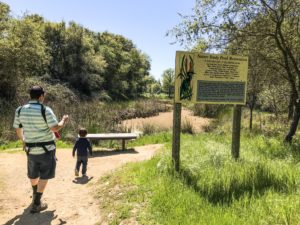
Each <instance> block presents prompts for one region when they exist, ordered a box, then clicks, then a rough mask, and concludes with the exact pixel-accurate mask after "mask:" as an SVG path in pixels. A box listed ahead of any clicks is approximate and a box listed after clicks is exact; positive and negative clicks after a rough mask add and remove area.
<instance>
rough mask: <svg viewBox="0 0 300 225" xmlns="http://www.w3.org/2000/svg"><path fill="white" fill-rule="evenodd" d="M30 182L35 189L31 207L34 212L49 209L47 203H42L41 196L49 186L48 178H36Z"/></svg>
mask: <svg viewBox="0 0 300 225" xmlns="http://www.w3.org/2000/svg"><path fill="white" fill-rule="evenodd" d="M30 183H31V186H32V189H33V195H32V198H33V199H32V200H33V201H32V203H33V207H32V209H31V212H32V213H36V212H40V211H42V210H44V209H47V207H48V206H47V204H45V203H43V204H42V203H41V198H42V195H43V192H44V190H45V188H46V186H47V183H48V180H43V179H40V178H36V179H30Z"/></svg>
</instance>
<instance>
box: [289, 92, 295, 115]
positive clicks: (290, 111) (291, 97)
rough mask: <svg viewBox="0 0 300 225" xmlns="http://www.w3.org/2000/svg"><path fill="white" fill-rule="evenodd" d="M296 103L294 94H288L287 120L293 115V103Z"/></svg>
mask: <svg viewBox="0 0 300 225" xmlns="http://www.w3.org/2000/svg"><path fill="white" fill-rule="evenodd" d="M295 101H296V96H295V94H294V92H291V94H290V102H289V106H288V120H291V119H292V117H293V114H294V103H295Z"/></svg>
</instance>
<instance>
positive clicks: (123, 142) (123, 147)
mask: <svg viewBox="0 0 300 225" xmlns="http://www.w3.org/2000/svg"><path fill="white" fill-rule="evenodd" d="M122 150H125V139H122Z"/></svg>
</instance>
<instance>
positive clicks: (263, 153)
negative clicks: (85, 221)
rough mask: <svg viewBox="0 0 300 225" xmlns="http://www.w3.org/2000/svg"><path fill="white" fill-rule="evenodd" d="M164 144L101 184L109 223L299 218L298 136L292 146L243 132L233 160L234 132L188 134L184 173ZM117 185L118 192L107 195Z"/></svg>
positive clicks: (184, 144)
mask: <svg viewBox="0 0 300 225" xmlns="http://www.w3.org/2000/svg"><path fill="white" fill-rule="evenodd" d="M250 135H251V136H250ZM165 146H166V147H165V150H164V151H162V153H161V154H160V155H158V156H157V157H155V158H154V159H152V160H150V161H148V162H143V163H136V164H130V165H128V166H127V167H126V168H124V169H122V170H120V171H119V172H118V173H117V174H114V175H111V177H109V178H106V181H105V182H104V183H105V184H106V185H103V184H104V183H103V182H102V183H100V184H99V195H100V196H101V198H102V200H103V201H104V202H105V206H103V212H104V215H107V214H105V212H106V213H107V212H110V213H113V216H111V217H104V218H105V220H107V221H106V222H108V224H119V223H121V222H122V221H127V220H128V219H130V221H132V220H133V219H134V220H136V221H138V222H139V223H141V224H168V225H169V224H171V225H172V224H201V225H203V224H204V225H205V224H210V225H214V224H215V225H222V224H230V225H235V224H250V225H252V224H253V225H254V224H255V225H256V224H295V225H296V224H299V221H300V220H299V219H300V212H299V206H300V200H299V198H298V195H299V192H300V187H299V181H300V167H299V159H300V158H299V154H295V151H296V149H297V148H298V147H299V142H298V141H297V140H295V142H294V143H293V145H291V146H286V145H285V144H283V143H282V141H281V140H279V139H277V138H268V137H266V136H264V135H261V134H260V135H257V134H249V133H246V134H244V133H242V138H241V158H240V159H239V160H238V161H235V160H232V159H231V155H230V147H231V136H230V135H229V134H228V133H225V134H219V133H217V135H216V133H211V134H201V135H197V136H195V135H193V136H191V135H182V136H181V170H180V172H179V173H175V172H174V170H173V166H172V164H171V142H170V141H169V142H168V143H167V144H166V145H165ZM112 190H113V192H112V193H113V196H114V197H111V196H106V193H107V192H110V191H112ZM118 190H119V191H118ZM120 192H121V193H122V194H120ZM100 193H101V194H100ZM116 205H117V206H118V210H117V211H116V210H114V209H113V208H114V207H115V206H116ZM120 212H123V213H122V214H121V213H120ZM124 212H126V213H124Z"/></svg>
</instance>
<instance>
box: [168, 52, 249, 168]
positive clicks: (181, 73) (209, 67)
mask: <svg viewBox="0 0 300 225" xmlns="http://www.w3.org/2000/svg"><path fill="white" fill-rule="evenodd" d="M175 64H176V66H175V94H174V118H173V147H172V157H173V162H174V165H175V169H176V171H178V170H179V158H180V157H179V152H180V150H179V148H180V119H181V118H180V117H181V111H180V110H181V105H180V106H179V105H178V104H179V103H181V102H182V101H193V102H198V103H204V104H230V105H235V107H234V113H233V114H234V115H233V128H232V151H231V152H232V157H233V158H235V159H237V158H238V157H239V148H240V128H241V105H245V103H246V89H247V74H248V57H246V56H237V55H225V54H205V53H197V52H184V51H177V52H176V63H175Z"/></svg>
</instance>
